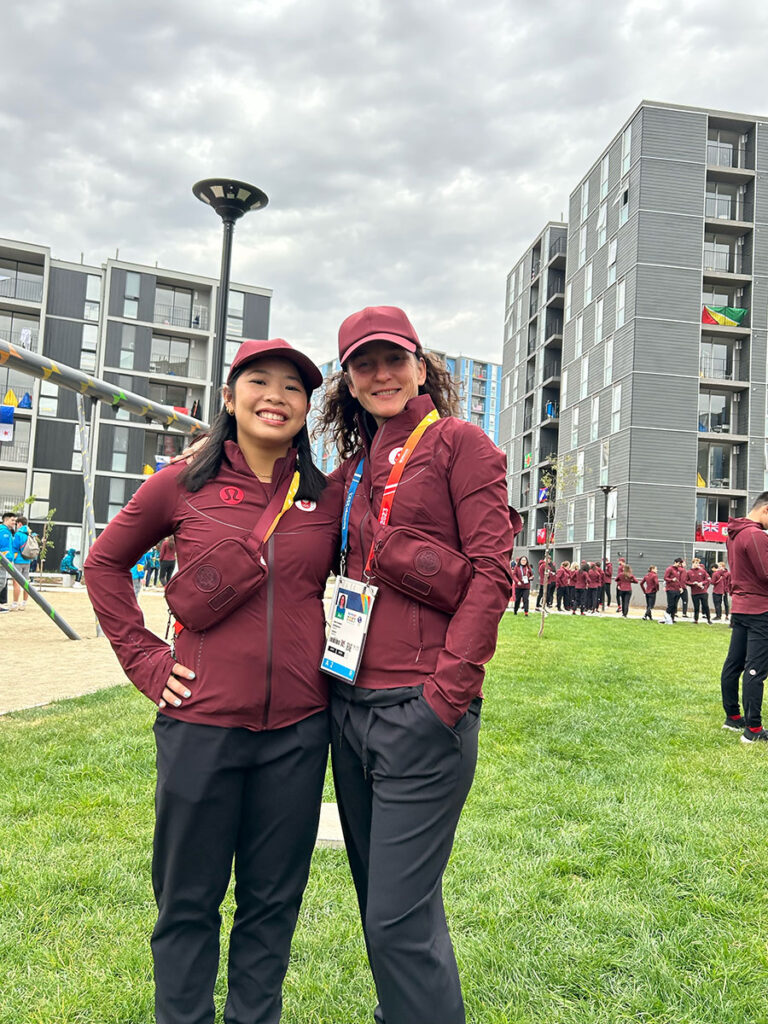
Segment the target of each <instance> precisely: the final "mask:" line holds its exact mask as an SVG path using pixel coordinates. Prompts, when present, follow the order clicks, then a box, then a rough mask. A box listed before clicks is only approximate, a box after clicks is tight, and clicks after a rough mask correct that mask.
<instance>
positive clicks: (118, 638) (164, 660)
mask: <svg viewBox="0 0 768 1024" xmlns="http://www.w3.org/2000/svg"><path fill="white" fill-rule="evenodd" d="M295 461H296V453H295V451H292V452H291V453H290V454H289V455H288V456H287V457H286V458H285V459H280V460H278V462H276V463H275V468H274V471H273V483H272V484H266V485H265V484H262V483H260V482H259V480H258V479H257V478H256V477H255V476H254V474H253V472H252V471H251V469H250V468H249V467H248V464H247V463H246V461H245V459H244V458H243V455H242V452H241V451H240V449H239V448H238V446H237V445H236V444H235V443H234V442H232V441H227V442H226V444H225V456H224V459H223V460H222V465H221V469H220V470H219V473H218V474H217V476H216V477H215V479H213V480H210V481H209V482H208V483H207V484H205V485H204V486H203V487H202V488H201V490H199V491H197V492H196V493H194V494H193V493H191V492H189V491H187V490H186V488H184V487H183V485H182V484H180V483H179V479H178V478H179V475H180V474H181V473H182V471H183V470H184V468H185V467H184V463H178V464H176V465H172V466H168V467H166V468H165V469H163V470H162V471H161V472H159V473H156V474H155V475H154V476H151V477H149V478H148V479H147V480H145V481H144V483H143V484H142V485H141V487H140V488H139V489H138V491H137V492H136V494H135V495H134V496H133V498H131V500H130V501H129V502H128V504H127V505H126V507H125V508H124V509H123V510H122V511H121V512H119V513H118V514H117V515H116V516H115V518H114V519H113V520H112V521H111V522H110V524H109V525H108V526H107V528H106V529H105V530H104V532H103V533H102V534H101V536H100V537H99V538H98V540H97V541H96V543H95V544H94V546H93V547H92V548H91V551H90V554H89V555H88V558H87V560H86V563H85V578H86V581H87V584H88V596H89V597H90V599H91V602H92V603H93V606H94V608H95V610H96V614H97V616H98V619H99V622H100V623H101V626H102V628H103V630H104V632H105V633H106V635H107V637H108V638H109V642H110V643H111V644H112V647H113V649H114V651H115V654H116V655H117V657H118V659H119V661H120V664H121V665H122V667H123V669H124V671H125V673H126V675H127V676H128V678H129V679H130V680H131V681H132V682H133V683H134V684H135V685H136V686H137V687H138V689H139V690H141V692H142V693H144V694H146V695H147V697H149V698H150V700H152V701H154V702H155V703H157V701H159V700H160V697H161V694H162V692H163V688H164V686H165V684H166V681H167V679H168V676H169V675H170V674H171V668H172V667H173V664H174V658H173V656H172V655H171V651H170V648H169V646H168V644H167V643H165V642H164V641H163V640H161V639H160V638H159V637H158V636H155V634H154V633H152V632H151V631H150V630H149V629H147V628H146V626H145V625H144V618H143V616H142V614H141V611H140V609H139V606H138V604H137V603H136V598H135V596H134V593H133V585H132V583H131V577H130V573H129V571H128V570H129V569H130V567H131V566H132V565H133V564H134V563H135V562H136V561H137V560H138V559H139V558H140V557H141V556H142V554H143V553H144V552H145V551H147V550H148V548H150V547H151V546H152V545H153V544H155V543H157V541H158V540H160V539H161V538H162V537H167V536H168V535H169V534H171V533H172V534H173V535H174V537H175V538H176V553H177V555H178V560H179V568H180V569H183V568H184V566H185V565H186V564H187V563H189V562H190V561H192V560H193V559H195V558H197V557H198V556H199V555H201V554H204V553H205V552H207V551H208V550H209V549H210V547H211V546H212V545H213V544H216V543H217V542H218V541H220V540H223V539H224V538H226V537H233V536H239V537H246V536H247V535H248V534H249V533H250V532H251V530H252V529H253V527H254V525H255V524H256V522H257V521H258V518H259V516H260V515H261V513H262V512H263V510H264V509H265V507H266V506H267V504H268V503H269V501H270V499H271V497H272V494H273V493H274V491H273V488H277V487H278V486H283V487H284V486H285V482H287V480H288V479H290V475H291V474H292V473H293V469H294V464H295ZM238 498H239V500H237V499H238ZM341 501H342V489H341V486H340V485H339V483H338V482H337V481H330V482H329V485H328V486H327V487H326V488H325V490H324V491H323V493H322V496H321V498H320V501H319V502H318V503H317V505H316V507H308V504H309V505H314V503H301V502H299V503H298V504H295V505H294V506H293V507H292V508H290V509H289V510H288V511H287V512H286V513H285V515H284V516H283V517H282V519H281V520H280V522H279V523H278V525H277V528H276V530H275V532H274V533H273V534H272V536H271V537H270V539H269V541H268V542H267V544H266V549H265V558H266V561H267V564H268V566H269V575H268V577H267V580H266V582H265V583H264V584H263V586H262V587H260V589H259V590H258V591H257V592H256V593H255V594H254V595H253V597H251V598H250V600H249V601H247V602H246V603H245V604H243V605H241V606H240V607H239V608H237V609H236V610H234V611H233V612H232V614H231V615H229V617H228V618H226V619H225V620H224V621H223V622H221V623H220V624H219V625H218V626H216V627H215V628H214V629H211V630H207V631H204V632H200V633H196V632H192V631H191V630H188V629H185V630H183V631H182V632H181V633H180V634H179V636H178V638H177V641H176V658H175V660H176V661H179V662H181V664H182V665H186V666H187V668H191V669H193V670H194V672H195V675H196V678H195V679H194V680H193V681H192V682H191V683H190V687H189V688H190V690H191V691H192V697H191V699H190V700H187V701H184V703H183V704H182V706H181V707H180V708H172V707H166V708H165V709H164V710H163V714H166V715H169V716H170V717H171V718H179V719H182V720H183V721H185V722H195V723H199V724H205V725H220V726H230V727H231V726H240V727H244V728H246V729H252V730H256V731H258V730H261V729H278V728H282V727H283V726H286V725H291V724H293V723H294V722H298V721H300V720H301V719H303V718H306V717H308V716H309V715H312V714H314V713H315V712H317V711H321V710H322V709H323V708H325V707H326V706H327V704H328V679H327V676H324V675H323V674H322V673H321V672H320V669H319V666H320V661H321V658H322V652H323V647H324V643H325V615H324V611H323V594H324V591H325V584H326V580H327V578H328V574H329V572H330V571H331V569H332V568H333V566H334V564H335V561H336V558H337V555H338V538H339V524H340V519H341V507H342V506H341Z"/></svg>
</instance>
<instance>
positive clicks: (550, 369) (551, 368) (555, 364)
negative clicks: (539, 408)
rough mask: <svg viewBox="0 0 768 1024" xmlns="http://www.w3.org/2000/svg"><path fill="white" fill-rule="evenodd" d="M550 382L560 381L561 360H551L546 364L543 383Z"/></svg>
mask: <svg viewBox="0 0 768 1024" xmlns="http://www.w3.org/2000/svg"><path fill="white" fill-rule="evenodd" d="M550 380H560V360H559V359H550V360H549V361H548V362H546V363H544V371H543V377H542V383H544V382H546V381H550Z"/></svg>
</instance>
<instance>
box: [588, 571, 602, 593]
mask: <svg viewBox="0 0 768 1024" xmlns="http://www.w3.org/2000/svg"><path fill="white" fill-rule="evenodd" d="M602 585H603V570H602V569H601V568H599V566H597V565H593V566H592V568H591V569H590V570H589V572H588V573H587V590H598V589H599V588H600V587H602Z"/></svg>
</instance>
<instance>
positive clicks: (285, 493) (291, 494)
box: [244, 469, 300, 551]
mask: <svg viewBox="0 0 768 1024" xmlns="http://www.w3.org/2000/svg"><path fill="white" fill-rule="evenodd" d="M299 482H300V477H299V471H298V469H297V470H296V471H295V473H294V474H293V476H292V477H291V479H290V481H289V482H288V485H287V486H286V487H284V488H280V489H279V490H277V491H275V494H274V495H273V497H272V500H271V501H270V502H269V504H268V505H267V507H266V508H265V509H264V511H263V512H262V514H261V515H260V516H259V519H258V521H257V523H256V525H255V526H254V528H253V529H252V530H251V532H250V533H249V534H248V536H247V537H246V538H245V541H244V543H245V544H246V546H247V547H249V548H251V550H253V551H257V550H258V549H259V548H260V547H261V545H262V544H264V543H266V541H268V540H269V538H270V537H271V536H272V534H273V533H274V532H275V527H276V526H277V524H278V523H279V522H280V520H281V519H282V517H283V516H284V515H285V513H286V512H287V511H288V509H289V508H290V507H291V505H292V504H293V500H294V498H295V497H296V492H297V491H298V489H299Z"/></svg>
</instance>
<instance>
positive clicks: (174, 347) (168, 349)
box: [149, 335, 237, 377]
mask: <svg viewBox="0 0 768 1024" xmlns="http://www.w3.org/2000/svg"><path fill="white" fill-rule="evenodd" d="M235 348H237V346H235ZM189 351H190V345H189V342H188V341H183V340H182V339H181V338H170V337H167V336H162V335H153V336H152V345H151V348H150V353H149V369H150V371H152V372H153V373H164V374H166V375H167V376H169V377H174V376H175V377H187V376H188V375H189Z"/></svg>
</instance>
